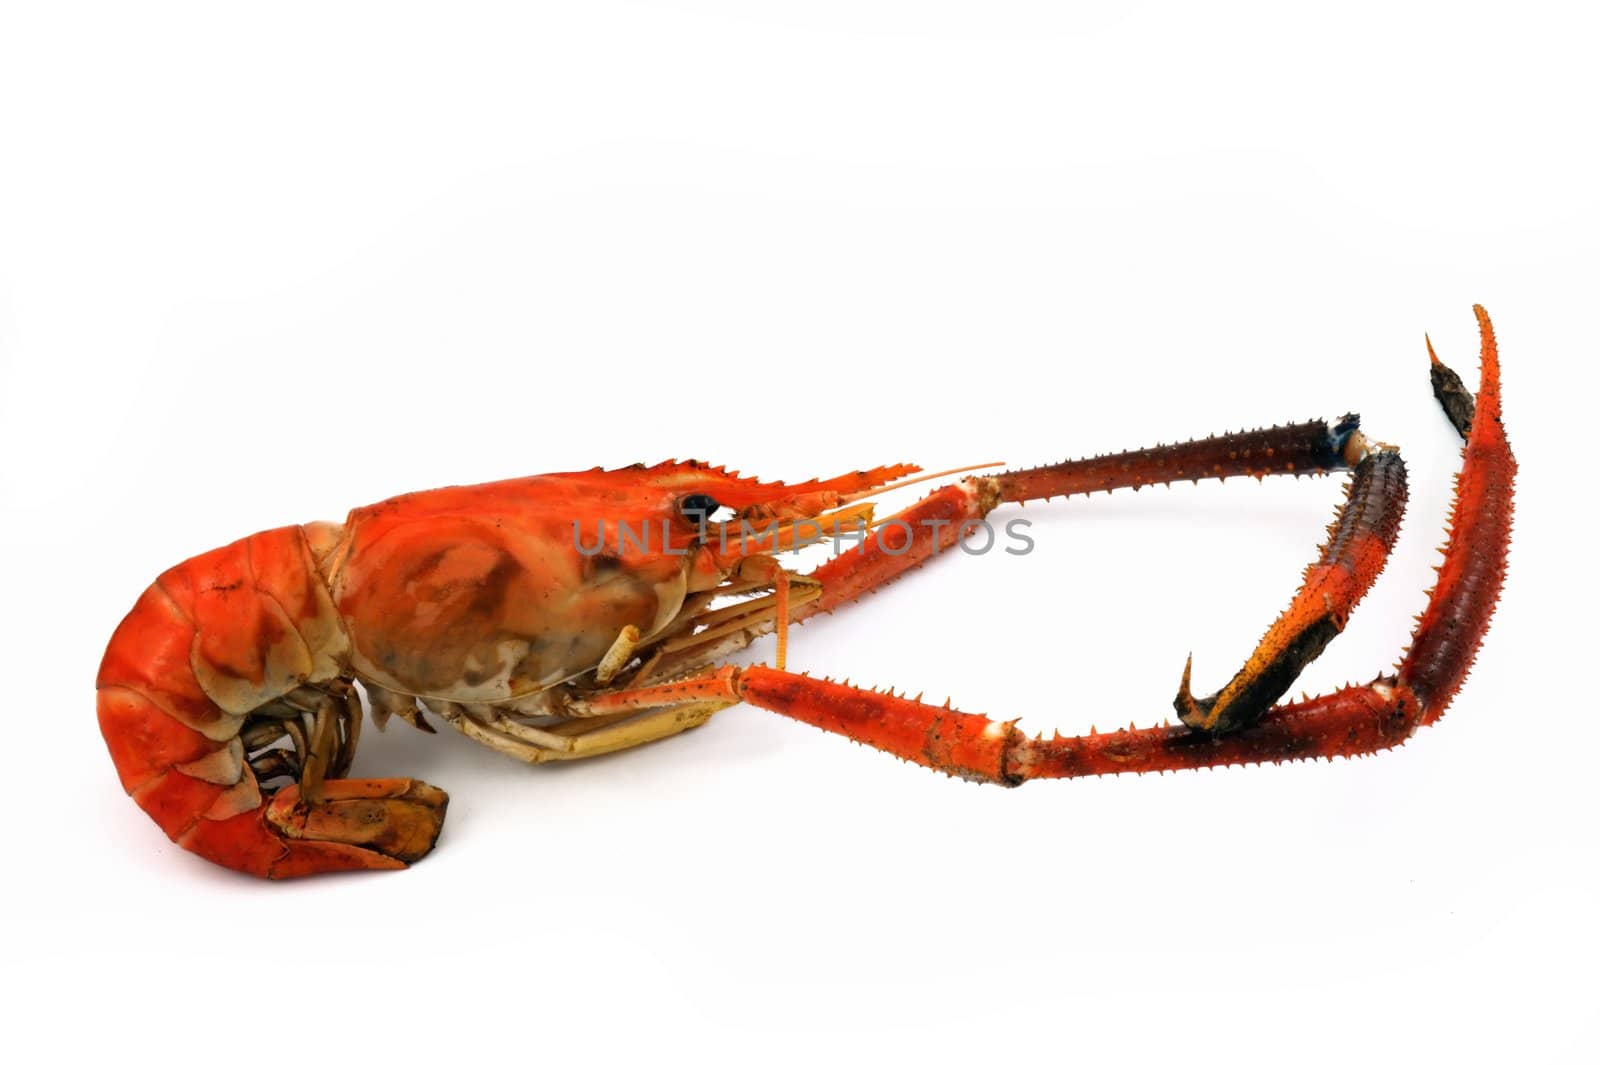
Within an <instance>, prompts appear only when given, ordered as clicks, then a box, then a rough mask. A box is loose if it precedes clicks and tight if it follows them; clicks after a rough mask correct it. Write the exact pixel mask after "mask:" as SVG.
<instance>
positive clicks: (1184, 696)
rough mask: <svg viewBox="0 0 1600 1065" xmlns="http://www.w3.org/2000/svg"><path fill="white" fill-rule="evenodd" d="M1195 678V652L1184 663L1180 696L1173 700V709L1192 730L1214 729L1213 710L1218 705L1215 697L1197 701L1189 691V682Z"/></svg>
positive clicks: (1191, 652)
mask: <svg viewBox="0 0 1600 1065" xmlns="http://www.w3.org/2000/svg"><path fill="white" fill-rule="evenodd" d="M1193 677H1194V652H1193V651H1190V652H1189V657H1188V658H1186V659H1185V660H1184V663H1183V679H1182V680H1180V681H1179V682H1178V695H1177V697H1176V698H1174V699H1173V700H1172V706H1173V709H1175V710H1177V711H1178V720H1180V721H1182V722H1183V723H1184V724H1185V725H1188V726H1189V727H1190V728H1192V729H1209V728H1211V727H1212V722H1211V708H1212V707H1213V706H1215V705H1216V702H1217V697H1216V696H1215V695H1213V696H1210V697H1209V698H1206V699H1196V698H1195V697H1194V693H1193V692H1191V691H1190V690H1189V682H1190V680H1191V679H1192V678H1193Z"/></svg>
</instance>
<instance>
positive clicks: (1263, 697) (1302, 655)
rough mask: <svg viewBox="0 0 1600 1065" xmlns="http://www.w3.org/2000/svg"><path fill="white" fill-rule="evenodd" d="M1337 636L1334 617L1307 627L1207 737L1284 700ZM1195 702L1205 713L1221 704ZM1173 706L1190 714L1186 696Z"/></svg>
mask: <svg viewBox="0 0 1600 1065" xmlns="http://www.w3.org/2000/svg"><path fill="white" fill-rule="evenodd" d="M1337 635H1339V623H1338V622H1337V621H1336V620H1335V619H1334V618H1333V617H1332V616H1331V615H1330V616H1327V617H1323V618H1321V619H1319V620H1317V621H1316V622H1314V623H1313V624H1311V625H1308V626H1306V628H1305V629H1304V630H1302V631H1301V632H1300V633H1299V634H1298V635H1296V636H1295V638H1294V639H1293V640H1292V641H1290V643H1289V646H1288V647H1286V648H1284V650H1283V653H1282V654H1280V655H1278V656H1277V657H1276V658H1274V659H1272V660H1271V661H1270V662H1268V663H1267V665H1266V667H1265V668H1263V669H1262V670H1261V672H1260V673H1258V674H1256V676H1255V677H1254V678H1252V679H1251V680H1250V681H1249V682H1248V683H1246V684H1245V685H1244V686H1243V687H1241V688H1240V689H1239V690H1238V694H1237V695H1235V696H1234V698H1233V699H1232V701H1230V702H1229V703H1228V705H1227V706H1225V707H1224V708H1223V710H1222V713H1221V714H1220V715H1219V716H1218V717H1217V722H1216V724H1215V725H1213V726H1212V727H1211V728H1209V729H1205V730H1203V731H1204V732H1205V734H1206V735H1210V736H1220V735H1223V734H1225V733H1228V732H1236V731H1238V730H1239V729H1242V728H1244V727H1245V726H1247V725H1251V724H1254V723H1255V722H1256V721H1257V720H1259V719H1260V717H1261V715H1262V714H1264V713H1266V712H1267V711H1268V710H1270V709H1271V708H1272V707H1273V706H1274V705H1276V704H1277V702H1278V700H1279V699H1281V698H1283V694H1284V693H1285V692H1287V691H1288V690H1289V686H1290V685H1292V684H1293V683H1294V681H1295V678H1296V677H1298V676H1299V675H1300V674H1301V672H1302V671H1304V669H1305V668H1306V666H1307V665H1309V664H1310V663H1311V662H1312V661H1314V660H1315V659H1316V657H1317V656H1318V655H1320V654H1321V653H1322V652H1323V651H1324V650H1325V649H1326V648H1327V646H1328V644H1330V643H1332V642H1333V638H1334V637H1335V636H1337ZM1246 668H1248V667H1246ZM1244 675H1245V670H1244V669H1241V670H1240V671H1239V672H1238V673H1236V674H1234V678H1233V680H1232V681H1229V682H1228V686H1229V687H1232V686H1233V684H1234V683H1236V682H1237V681H1238V680H1239V679H1240V678H1241V677H1243V676H1244ZM1223 690H1224V691H1226V690H1227V689H1226V688H1225V689H1223ZM1195 703H1196V705H1198V706H1199V707H1200V709H1201V711H1202V712H1204V713H1210V712H1211V709H1212V707H1214V706H1216V705H1217V696H1215V695H1211V696H1207V697H1206V698H1204V699H1196V700H1195ZM1172 705H1173V706H1174V707H1176V708H1177V711H1178V714H1179V715H1180V716H1182V715H1183V714H1184V713H1185V712H1186V708H1185V706H1184V701H1183V696H1182V694H1179V696H1178V697H1177V698H1175V699H1174V700H1173V701H1172Z"/></svg>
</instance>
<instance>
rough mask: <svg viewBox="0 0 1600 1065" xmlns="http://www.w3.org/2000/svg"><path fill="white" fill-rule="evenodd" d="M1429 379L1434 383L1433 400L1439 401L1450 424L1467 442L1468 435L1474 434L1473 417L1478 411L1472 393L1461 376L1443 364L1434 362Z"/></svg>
mask: <svg viewBox="0 0 1600 1065" xmlns="http://www.w3.org/2000/svg"><path fill="white" fill-rule="evenodd" d="M1428 377H1429V378H1430V379H1431V380H1432V381H1433V398H1434V399H1437V400H1438V401H1439V406H1441V407H1443V408H1444V413H1445V417H1447V418H1449V419H1450V424H1451V425H1453V426H1455V427H1456V432H1458V433H1460V434H1461V439H1463V440H1465V439H1466V438H1467V434H1468V433H1470V432H1472V416H1473V414H1474V413H1476V411H1477V404H1476V402H1475V401H1474V400H1473V398H1472V393H1471V392H1469V391H1467V386H1466V385H1465V384H1463V383H1462V381H1461V375H1460V374H1458V373H1456V372H1455V371H1454V370H1452V369H1450V367H1448V366H1446V365H1445V364H1444V363H1442V362H1438V361H1435V362H1434V364H1433V366H1432V368H1431V369H1430V370H1429V371H1428Z"/></svg>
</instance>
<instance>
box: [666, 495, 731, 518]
mask: <svg viewBox="0 0 1600 1065" xmlns="http://www.w3.org/2000/svg"><path fill="white" fill-rule="evenodd" d="M678 509H679V510H681V511H683V516H684V517H686V518H688V519H689V520H690V521H692V522H694V523H695V524H696V525H700V524H703V523H705V522H708V521H723V520H726V518H727V517H731V516H732V514H733V508H732V507H725V506H723V505H722V504H721V503H718V502H717V501H716V500H715V499H712V498H711V497H710V496H708V495H705V494H703V493H700V492H696V493H695V494H694V495H692V496H684V497H683V499H682V500H680V501H679V503H678ZM722 511H726V512H727V514H726V515H724V514H722V513H720V512H722Z"/></svg>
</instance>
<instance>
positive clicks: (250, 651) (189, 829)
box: [96, 526, 347, 872]
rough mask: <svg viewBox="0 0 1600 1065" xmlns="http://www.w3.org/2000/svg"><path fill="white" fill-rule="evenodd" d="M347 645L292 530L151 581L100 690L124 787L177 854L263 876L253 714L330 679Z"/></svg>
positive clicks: (121, 629)
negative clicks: (248, 747) (246, 735)
mask: <svg viewBox="0 0 1600 1065" xmlns="http://www.w3.org/2000/svg"><path fill="white" fill-rule="evenodd" d="M346 657H347V641H346V638H345V634H344V629H343V627H342V626H341V625H340V624H339V620H338V616H337V613H336V612H335V609H334V605H333V601H332V599H331V598H330V597H329V595H328V591H327V588H326V586H325V585H324V583H323V581H322V578H321V577H320V575H319V574H318V572H317V567H316V564H315V561H314V559H313V557H312V553H311V550H310V547H309V545H308V543H307V540H306V533H305V530H304V529H303V528H302V527H301V526H288V527H285V528H281V529H273V530H270V531H267V532H262V533H257V534H255V535H254V536H248V537H246V538H244V539H243V540H239V541H236V542H234V543H232V544H229V545H227V546H226V547H221V548H218V549H216V550H215V551H210V552H207V553H206V554H203V555H198V556H196V557H194V558H192V559H190V560H188V561H187V562H183V563H180V564H179V565H177V566H174V567H173V568H172V569H170V570H168V571H167V572H165V573H163V574H162V575H161V576H160V577H158V578H157V579H156V581H155V583H154V584H152V585H151V586H150V587H149V588H148V589H146V590H145V592H144V594H143V595H141V596H140V597H139V600H138V602H136V603H135V604H134V607H133V609H132V610H131V611H130V612H129V614H128V616H127V617H126V618H124V619H123V621H122V624H121V625H119V626H118V627H117V631H116V632H115V633H114V634H113V635H112V637H111V643H110V645H109V646H108V647H107V648H106V654H105V658H104V659H103V660H102V661H101V664H100V674H99V677H98V679H97V681H96V686H97V688H98V702H99V716H100V730H101V733H102V734H103V735H104V736H105V740H106V746H107V747H108V748H109V749H110V752H111V759H112V761H113V762H114V763H115V764H116V767H117V773H118V775H119V776H120V777H121V780H122V786H123V787H124V788H125V789H126V790H127V791H128V793H129V794H130V795H131V796H133V799H134V801H135V802H137V803H138V804H139V806H140V808H141V809H143V810H144V811H145V812H146V813H147V814H149V815H150V816H151V818H153V819H154V820H155V822H156V823H157V824H159V825H160V826H161V828H162V829H163V830H164V831H165V832H166V833H167V835H168V836H170V837H171V838H172V839H174V840H175V841H177V842H178V843H179V844H181V845H182V846H184V847H187V848H188V849H190V850H192V851H195V852H197V853H199V854H201V855H202V856H204V857H206V858H209V859H211V860H212V861H215V862H218V863H219V864H222V865H227V866H230V867H232V868H238V869H245V871H250V872H261V870H258V869H255V868H254V867H253V864H252V863H256V864H258V863H260V862H261V861H267V860H270V858H271V856H272V854H273V853H275V852H277V851H279V850H281V849H282V848H281V846H279V845H277V844H274V845H273V846H270V847H266V848H263V847H262V846H261V844H262V843H263V841H264V840H263V836H262V835H261V834H262V833H264V832H265V829H264V827H263V826H262V825H261V824H260V817H259V815H258V811H259V809H260V807H261V805H262V796H261V792H260V789H259V787H258V786H257V782H256V778H255V775H254V773H252V772H251V770H250V767H249V765H247V764H246V762H245V757H244V756H245V751H244V744H243V742H242V741H241V739H240V737H239V730H240V727H241V726H242V725H243V724H244V721H245V717H246V715H248V714H249V713H250V711H252V710H254V709H256V708H257V707H259V706H261V705H262V704H264V703H266V702H269V701H270V700H272V699H276V698H278V697H279V696H281V695H284V694H286V693H287V692H290V691H293V690H294V689H295V688H297V687H299V686H300V685H302V684H306V683H315V682H317V681H321V680H326V679H329V678H331V677H334V676H337V675H338V674H339V673H340V672H341V670H342V669H343V665H344V661H345V659H346Z"/></svg>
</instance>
